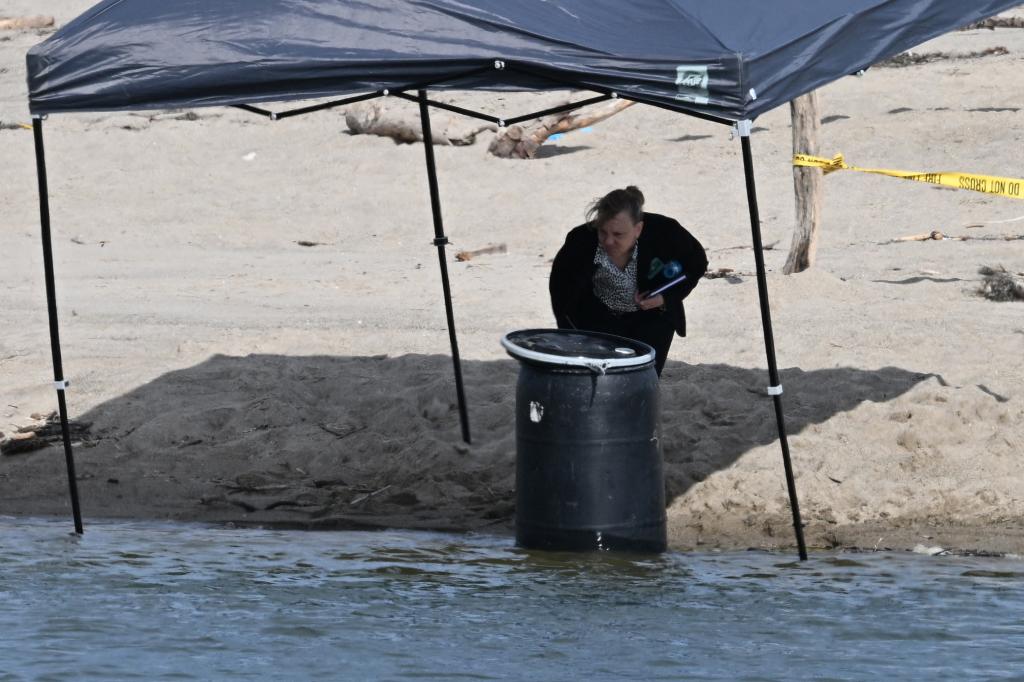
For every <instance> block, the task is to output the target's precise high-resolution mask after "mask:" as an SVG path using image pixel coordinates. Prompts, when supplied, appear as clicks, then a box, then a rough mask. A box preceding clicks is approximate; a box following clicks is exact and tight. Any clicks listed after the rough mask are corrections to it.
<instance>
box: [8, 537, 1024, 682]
mask: <svg viewBox="0 0 1024 682" xmlns="http://www.w3.org/2000/svg"><path fill="white" fill-rule="evenodd" d="M70 526H71V523H70V520H66V519H60V520H41V519H11V518H0V680H126V679H139V680H211V679H212V680H263V679H266V680H310V679H317V678H320V679H331V680H407V679H416V680H462V679H479V680H493V679H510V680H576V679H579V680H584V679H585V680H622V679H645V680H680V679H702V680H713V679H721V680H779V679H829V680H865V679H916V680H921V679H929V680H934V679H949V680H971V679H978V680H981V679H985V680H991V679H1017V680H1020V679H1024V590H1022V589H1021V587H1022V586H1024V562H1022V561H1020V560H1015V559H996V558H977V557H951V556H938V557H928V556H922V555H915V554H909V553H908V554H903V553H898V554H893V553H877V554H839V553H814V554H812V557H811V559H810V560H809V561H807V562H804V563H800V562H797V561H794V560H793V558H792V557H791V556H789V555H781V554H772V553H761V552H737V553H722V554H717V553H714V554H676V553H669V554H665V555H662V556H656V557H643V556H613V555H607V554H589V555H572V554H551V553H539V552H526V551H522V550H518V549H516V548H514V547H512V543H511V540H510V539H509V538H507V537H491V536H481V535H449V534H438V533H418V532H408V531H401V532H332V533H303V532H295V531H269V530H247V529H228V528H218V527H207V526H197V525H169V524H167V525H165V524H154V523H126V522H106V523H98V522H93V523H88V524H87V525H86V534H85V536H84V537H82V538H77V537H75V536H74V535H72V534H70V533H68V531H69V530H70Z"/></svg>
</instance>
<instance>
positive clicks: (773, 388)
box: [737, 121, 807, 561]
mask: <svg viewBox="0 0 1024 682" xmlns="http://www.w3.org/2000/svg"><path fill="white" fill-rule="evenodd" d="M750 126H751V122H750V121H740V122H739V123H738V124H737V127H738V129H739V133H740V145H741V146H742V148H743V172H744V175H745V176H746V179H747V205H748V206H749V207H750V232H751V235H752V236H753V240H754V261H755V263H756V264H757V294H758V297H759V298H760V301H761V325H762V327H764V347H765V351H766V353H767V354H768V378H769V379H770V380H771V385H770V386H769V387H768V392H769V393H770V394H771V396H772V400H773V401H774V403H775V422H776V426H777V427H778V429H779V444H780V445H781V446H782V463H783V466H784V467H785V469H786V486H787V487H788V488H789V507H790V509H791V510H792V512H793V530H794V531H796V546H797V549H798V551H799V552H800V560H801V561H804V560H806V559H807V547H806V545H804V525H803V522H802V521H801V520H800V503H799V502H798V501H797V497H796V481H795V480H794V478H793V464H792V463H791V462H790V460H789V441H788V440H787V439H786V420H785V418H784V417H783V416H782V385H781V384H780V383H779V368H778V366H777V365H776V362H775V339H774V337H773V336H772V315H771V311H770V310H769V308H768V279H767V277H766V276H765V270H764V253H763V250H762V248H763V247H762V245H761V217H760V216H759V215H758V211H757V189H756V188H755V186H754V159H753V155H752V154H751V152H750Z"/></svg>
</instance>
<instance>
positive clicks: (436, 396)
mask: <svg viewBox="0 0 1024 682" xmlns="http://www.w3.org/2000/svg"><path fill="white" fill-rule="evenodd" d="M464 371H465V380H466V387H467V393H468V403H469V411H470V421H471V427H472V432H473V444H472V445H468V446H467V445H466V444H464V443H463V442H462V440H461V436H460V429H459V418H458V410H457V406H456V400H455V390H454V382H453V379H452V378H451V376H450V375H451V359H450V358H449V357H447V356H444V355H403V356H399V357H386V356H377V357H329V356H306V357H293V356H282V355H249V356H246V357H228V356H223V355H217V356H213V357H211V358H210V359H209V360H207V361H205V362H202V363H200V364H198V365H195V366H193V367H189V368H187V369H182V370H177V371H172V372H168V373H166V374H164V375H162V376H160V377H158V378H156V379H155V380H153V381H152V382H150V383H148V384H145V385H143V386H140V387H138V388H136V389H135V390H132V391H130V392H128V393H126V394H124V395H122V396H120V397H118V398H115V399H113V400H110V401H107V402H105V403H103V404H100V405H98V406H97V407H96V408H94V409H92V410H90V411H88V412H87V413H85V414H83V415H81V416H80V417H79V418H78V420H77V421H79V422H82V423H91V438H92V439H93V440H92V442H89V443H86V444H85V445H87V446H88V447H82V446H79V447H76V460H77V461H78V475H79V479H80V490H81V498H82V509H83V515H84V516H85V518H86V520H88V518H89V517H90V516H92V517H93V518H96V517H104V516H139V517H149V518H176V519H182V520H202V521H234V522H242V523H252V524H266V525H281V526H294V527H300V528H325V529H326V528H355V527H381V526H389V527H402V528H431V529H446V530H471V529H481V528H492V529H494V530H499V529H507V528H509V527H510V526H511V521H512V518H513V513H514V486H515V423H514V422H515V416H514V414H515V413H514V407H515V405H514V401H515V383H516V379H517V376H518V364H517V363H516V362H514V361H513V360H492V361H472V360H470V361H464ZM930 376H933V375H931V374H922V373H918V372H910V371H907V370H903V369H899V368H894V367H885V368H882V369H877V370H862V369H855V368H836V369H825V370H814V371H809V372H804V371H801V370H799V369H786V370H782V382H783V384H784V386H785V388H786V394H785V399H786V413H787V414H786V416H787V427H788V430H789V433H790V434H797V433H799V432H800V431H802V430H803V429H805V428H807V427H808V426H810V425H814V424H820V423H822V422H825V421H827V420H829V419H830V418H831V417H833V416H834V415H836V414H838V413H841V412H844V411H848V410H851V409H853V408H855V407H856V406H857V405H858V404H860V403H862V402H864V401H873V402H881V401H886V400H891V399H893V398H894V397H896V396H899V395H901V394H903V393H905V392H907V391H908V390H910V389H911V388H912V387H913V386H915V385H916V384H918V383H919V382H921V381H923V380H925V379H927V378H928V377H930ZM766 381H767V374H766V372H765V370H764V369H756V368H743V367H733V366H730V365H724V364H696V365H689V364H684V363H679V362H670V363H669V364H668V365H667V367H666V369H665V372H664V375H663V379H662V385H661V402H662V429H661V438H662V443H663V447H664V457H665V465H666V469H665V472H666V487H667V491H668V500H669V501H670V502H671V500H672V499H674V498H675V497H677V496H679V495H681V494H683V493H685V492H686V491H687V490H688V489H689V488H690V487H691V486H692V485H694V484H695V482H697V481H701V480H703V479H705V478H706V477H707V476H709V475H710V474H712V473H713V472H715V471H718V470H721V469H724V468H726V467H729V466H730V465H732V464H733V463H734V462H735V461H736V460H738V459H739V458H740V457H741V456H743V455H744V453H746V452H748V451H750V450H751V449H752V448H754V447H756V446H759V445H765V444H770V443H773V442H776V441H777V439H778V435H777V432H776V425H775V416H774V410H773V408H772V403H771V400H770V399H768V398H767V397H766V396H765V395H764V392H765V389H764V386H765V385H766ZM58 451H59V448H49V449H48V450H46V451H45V452H47V453H50V454H53V455H54V456H53V457H44V455H43V454H37V455H33V456H29V457H26V458H23V459H22V458H19V461H18V462H17V463H15V462H11V464H12V465H16V466H17V467H19V468H20V467H27V468H28V470H25V471H24V473H25V474H27V475H30V476H32V475H33V472H31V471H30V469H32V468H39V467H42V466H47V467H49V469H50V470H53V471H54V473H52V474H50V475H49V476H48V477H47V476H44V475H43V474H41V473H40V472H39V471H36V472H34V476H33V480H40V479H41V478H47V480H48V483H47V485H46V486H45V487H46V491H45V496H47V497H49V498H50V499H51V500H52V501H55V500H56V499H59V496H60V495H62V494H63V492H64V491H66V481H61V480H60V479H59V477H58V476H57V475H56V470H55V469H53V465H54V464H55V463H56V461H57V459H56V454H55V453H57V452H58ZM43 459H48V460H51V461H50V462H49V463H47V464H44V463H43V462H42V460H43ZM774 462H777V463H778V471H779V484H780V491H781V490H782V489H783V486H784V479H783V472H782V460H781V457H778V458H777V459H775V460H774ZM798 473H799V472H798ZM17 479H18V472H17V471H16V470H14V471H11V477H10V480H12V481H16V480H17ZM22 488H24V484H22ZM21 492H22V493H25V492H27V491H25V490H24V489H22V490H21ZM32 492H33V495H35V496H38V495H39V493H40V491H38V490H35V491H32ZM25 499H29V498H27V497H26V498H25ZM3 506H4V507H7V508H8V511H13V512H15V513H24V511H25V510H20V509H18V502H17V500H16V499H8V502H7V504H4V505H3ZM29 511H30V513H38V510H29Z"/></svg>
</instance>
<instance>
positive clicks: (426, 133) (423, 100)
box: [419, 90, 470, 443]
mask: <svg viewBox="0 0 1024 682" xmlns="http://www.w3.org/2000/svg"><path fill="white" fill-rule="evenodd" d="M419 104H420V124H421V125H422V126H423V149H424V151H425V153H426V155H427V182H428V183H429V184H430V209H431V211H432V212H433V215H434V246H436V247H437V259H438V262H439V263H440V264H441V286H442V288H443V289H444V309H445V312H446V313H447V315H448V338H449V340H450V341H451V344H452V364H453V365H454V366H455V392H456V393H457V394H458V398H459V421H460V422H461V424H462V440H464V441H465V442H467V443H469V442H470V439H469V414H468V412H467V411H466V392H465V390H464V389H463V387H462V362H461V361H460V360H459V340H458V338H457V337H456V336H455V312H454V311H453V310H452V289H451V286H450V285H449V283H448V263H447V262H446V261H445V256H444V247H445V245H446V244H447V243H448V237H446V236H445V234H444V224H443V223H442V222H441V196H440V194H439V193H438V191H437V168H436V167H435V166H434V138H433V135H431V133H430V112H429V111H428V110H427V91H426V90H420V91H419Z"/></svg>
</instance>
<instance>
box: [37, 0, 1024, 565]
mask: <svg viewBox="0 0 1024 682" xmlns="http://www.w3.org/2000/svg"><path fill="white" fill-rule="evenodd" d="M1017 4H1019V0H976V1H975V2H971V3H965V2H962V1H961V0H832V1H830V2H821V3H808V2H801V1H800V0H777V1H776V2H772V3H765V2H757V1H756V0H629V2H623V1H622V0H376V1H375V2H373V3H369V2H365V1H364V0H219V1H218V2H208V0H173V1H172V2H166V1H165V2H158V1H156V0H104V1H103V2H100V3H99V4H97V5H96V6H95V7H93V8H92V9H90V10H89V11H87V12H86V13H84V14H83V15H82V16H80V17H78V18H77V19H75V20H74V21H72V22H70V23H69V24H67V25H66V26H64V27H63V28H62V29H60V30H59V31H57V32H56V33H54V34H53V35H52V36H50V37H49V38H48V39H47V40H46V41H44V42H43V43H41V44H39V45H37V46H35V47H34V48H32V49H31V50H30V51H29V53H28V56H27V61H28V84H29V108H30V111H31V113H32V115H33V131H34V136H35V144H36V161H37V169H38V176H39V196H40V217H41V225H42V240H43V253H44V266H45V275H46V289H47V299H48V305H49V323H50V337H51V347H52V353H53V365H54V382H55V386H56V389H57V396H58V404H59V411H60V419H61V424H62V428H63V440H64V451H65V458H66V461H67V468H68V478H69V484H70V492H71V501H72V509H73V513H74V518H75V530H76V531H77V532H78V533H81V532H82V523H81V514H80V511H79V504H78V493H77V489H76V484H75V476H74V458H73V455H72V450H71V442H70V434H69V429H68V420H67V407H66V401H65V392H66V389H67V381H66V380H65V379H64V372H63V367H62V362H61V354H60V341H59V334H58V318H57V309H56V296H55V284H54V273H53V257H52V250H51V244H50V215H49V205H48V191H47V183H46V165H45V156H44V146H43V120H44V118H45V117H46V116H47V115H49V114H57V113H66V112H87V111H88V112H96V111H123V110H146V109H166V108H180V107H210V106H235V107H241V108H243V109H246V110H249V111H252V112H254V113H258V114H263V115H267V116H270V117H271V118H273V119H280V118H285V117H288V116H295V115H299V114H306V113H311V112H314V111H318V110H322V109H326V108H330V107H335V106H340V105H344V104H348V103H352V102H356V101H360V100H366V99H371V98H375V97H382V96H386V95H389V94H390V95H393V96H399V97H403V98H405V99H409V100H413V101H416V102H417V103H418V104H419V107H420V116H421V122H422V126H423V134H424V140H425V144H424V149H425V153H426V163H427V175H428V182H429V189H430V200H431V207H432V213H433V223H434V233H435V238H434V244H435V245H436V246H437V250H438V259H439V263H440V267H441V278H442V285H443V290H444V298H445V306H446V312H447V317H448V329H449V336H450V341H451V348H452V360H453V364H454V370H455V380H456V390H457V392H458V401H459V413H460V422H461V426H462V435H463V438H464V439H465V440H466V441H469V438H470V433H469V421H468V415H467V410H466V404H465V396H464V391H463V385H462V373H461V366H460V361H459V352H458V342H457V338H456V335H455V325H454V314H453V309H452V302H451V295H450V291H449V283H448V273H447V266H446V261H445V251H444V248H445V244H446V243H447V238H446V237H445V234H444V227H443V222H442V217H441V206H440V199H439V193H438V187H437V176H436V172H435V169H434V159H433V149H432V146H431V131H430V117H429V107H431V106H433V107H439V108H443V109H448V110H451V111H455V112H458V113H462V114H466V115H469V116H475V117H478V118H483V119H485V120H489V121H493V122H496V123H498V124H499V125H508V124H512V123H515V122H518V121H523V120H528V119H530V118H534V117H536V116H538V115H541V114H545V113H552V112H554V111H556V109H551V110H545V111H544V112H533V113H531V114H526V115H523V116H517V117H514V118H507V119H502V118H500V117H497V116H492V115H488V114H483V113H480V112H475V111H470V110H468V109H464V108H461V107H457V106H453V105H449V104H443V103H440V102H436V101H432V100H430V99H429V98H428V95H427V90H428V89H434V90H443V89H448V90H467V89H490V90H552V89H565V88H573V89H580V90H589V91H592V92H594V93H597V95H596V96H595V97H592V98H588V99H584V100H581V101H580V102H576V103H574V104H570V105H567V106H565V107H560V108H558V109H569V108H577V107H579V106H583V105H585V104H589V103H592V102H596V101H599V100H604V99H609V98H623V99H628V100H633V101H636V102H641V103H645V104H649V105H652V106H656V107H661V108H665V109H669V110H672V111H677V112H679V113H682V114H686V115H690V116H696V117H698V118H702V119H706V120H710V121H714V122H718V123H722V124H725V125H734V126H736V128H737V130H738V132H739V135H740V142H741V145H742V151H743V164H744V172H745V177H746V189H747V201H748V204H749V212H750V223H751V231H752V239H753V247H754V257H755V262H756V267H757V283H758V292H759V297H760V306H761V318H762V324H763V327H764V339H765V348H766V353H767V358H768V373H769V381H770V384H769V388H768V393H769V394H770V395H771V396H772V399H773V401H774V408H775V415H776V420H777V426H778V430H779V440H780V445H781V448H782V456H783V463H784V467H785V474H786V482H787V486H788V489H789V499H790V506H791V510H792V514H793V525H794V530H795V533H796V541H797V546H798V549H799V553H800V557H801V558H806V549H805V545H804V539H803V529H802V523H801V520H800V510H799V504H798V500H797V495H796V489H795V483H794V477H793V472H792V466H791V464H790V456H789V446H788V441H787V437H786V430H785V420H784V418H783V411H782V400H781V393H782V387H781V385H780V383H779V374H778V368H777V365H776V360H775V350H774V341H773V337H772V327H771V315H770V310H769V307H768V294H767V285H766V277H765V267H764V258H763V253H762V244H761V235H760V219H759V217H758V208H757V194H756V190H755V184H754V171H753V160H752V153H751V146H750V132H751V122H752V121H753V119H755V118H756V117H757V116H759V115H760V114H762V113H764V112H766V111H768V110H770V109H773V108H775V107H777V106H779V105H780V104H784V103H786V102H788V101H790V100H792V99H793V98H795V97H797V96H799V95H801V94H804V93H807V92H809V91H811V90H814V89H815V88H817V87H819V86H821V85H824V84H826V83H829V82H831V81H833V80H836V79H838V78H840V77H842V76H845V75H848V74H851V73H855V72H857V71H860V70H862V69H866V68H868V67H869V66H871V65H872V64H874V63H875V62H877V61H879V60H881V59H885V58H887V57H890V56H892V55H894V54H896V53H898V52H901V51H903V50H906V49H908V48H910V47H913V46H914V45H917V44H919V43H921V42H923V41H925V40H928V39H930V38H933V37H935V36H937V35H940V34H942V33H945V32H947V31H950V30H952V29H955V28H958V27H961V26H964V25H966V24H969V23H972V22H975V21H979V20H981V19H984V18H986V17H988V16H991V15H993V14H996V13H998V12H1000V11H1003V10H1005V9H1008V8H1011V7H1014V6H1016V5H1017ZM334 97H341V99H334V100H332V101H328V102H323V103H318V104H314V105H310V106H303V107H299V108H296V109H291V110H287V111H282V112H278V113H274V112H271V111H269V110H267V109H265V108H261V107H259V106H256V105H258V104H262V103H265V102H284V101H293V100H301V99H310V98H334Z"/></svg>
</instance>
